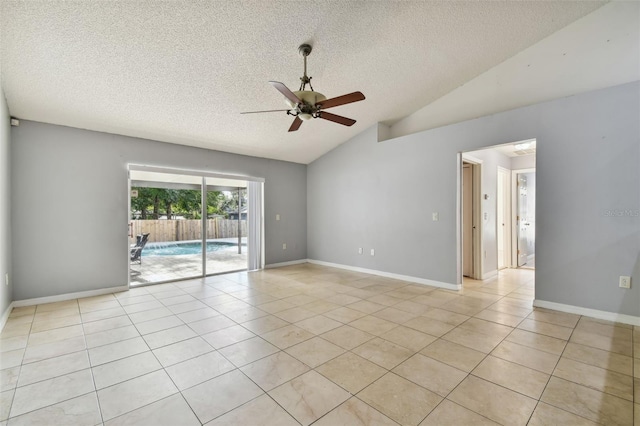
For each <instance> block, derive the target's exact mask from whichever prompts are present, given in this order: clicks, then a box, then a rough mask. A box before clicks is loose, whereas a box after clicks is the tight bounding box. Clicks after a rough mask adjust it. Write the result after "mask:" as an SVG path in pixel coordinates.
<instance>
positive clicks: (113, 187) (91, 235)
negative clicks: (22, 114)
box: [11, 121, 307, 300]
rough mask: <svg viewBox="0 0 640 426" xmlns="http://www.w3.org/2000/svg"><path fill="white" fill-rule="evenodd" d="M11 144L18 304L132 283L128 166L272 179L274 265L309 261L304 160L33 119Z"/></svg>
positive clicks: (270, 256)
mask: <svg viewBox="0 0 640 426" xmlns="http://www.w3.org/2000/svg"><path fill="white" fill-rule="evenodd" d="M11 142H12V150H11V159H12V196H13V203H12V210H11V213H12V227H13V232H14V236H15V237H14V240H13V275H14V284H15V286H14V299H15V300H22V299H28V298H35V297H42V296H50V295H57V294H64V293H71V292H78V291H86V290H94V289H102V288H106V287H114V286H122V285H126V284H127V262H128V258H127V248H128V239H127V216H128V212H127V164H128V163H135V164H145V165H153V166H165V167H175V168H186V169H194V170H206V171H211V172H220V173H227V174H233V175H248V176H256V177H263V178H265V185H264V188H265V190H264V191H265V194H264V200H265V241H266V247H265V258H266V263H267V264H272V263H279V262H286V261H292V260H298V259H305V258H306V257H307V252H306V247H307V239H306V214H307V212H306V166H305V165H302V164H295V163H287V162H282V161H275V160H267V159H263V158H256V157H247V156H241V155H234V154H228V153H222V152H217V151H209V150H203V149H198V148H191V147H185V146H179V145H172V144H167V143H162V142H155V141H149V140H143V139H136V138H129V137H124V136H118V135H111V134H106V133H98V132H93V131H86V130H80V129H74V128H70V127H62V126H54V125H49V124H43V123H36V122H26V121H23V122H22V123H21V125H20V127H13V128H12V134H11ZM276 213H280V214H281V218H282V219H281V220H280V221H279V222H276V221H275V215H276ZM282 243H287V250H286V251H284V250H282Z"/></svg>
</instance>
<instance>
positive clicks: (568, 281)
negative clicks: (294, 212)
mask: <svg viewBox="0 0 640 426" xmlns="http://www.w3.org/2000/svg"><path fill="white" fill-rule="evenodd" d="M639 93H640V83H639V82H634V83H629V84H625V85H621V86H616V87H612V88H608V89H604V90H599V91H594V92H589V93H585V94H581V95H577V96H572V97H568V98H563V99H558V100H555V101H551V102H545V103H541V104H537V105H533V106H529V107H525V108H519V109H516V110H512V111H507V112H504V113H500V114H496V115H492V116H487V117H482V118H479V119H475V120H469V121H465V122H462V123H458V124H454V125H451V126H446V127H441V128H437V129H433V130H429V131H424V132H420V133H417V134H414V135H409V136H405V137H402V138H398V139H393V140H389V141H385V142H382V143H378V142H377V127H375V128H372V129H370V130H369V131H366V132H363V133H362V134H360V135H358V136H356V137H355V138H353V139H352V140H350V141H349V142H347V143H345V144H343V145H341V146H339V147H337V148H336V149H334V150H333V151H331V152H329V153H327V154H326V155H324V156H323V157H321V158H320V159H318V160H316V161H315V162H313V163H311V164H310V165H309V166H308V173H307V196H308V219H307V230H308V231H307V234H308V241H309V246H308V247H309V249H308V255H309V258H311V259H316V260H321V261H326V262H334V263H339V264H343V265H348V266H359V267H365V268H370V269H375V270H380V271H385V272H391V273H397V274H403V275H409V276H413V277H418V278H424V279H431V280H437V281H443V282H447V283H455V282H456V280H457V248H456V216H457V208H456V204H457V203H456V201H457V200H456V189H457V186H458V173H457V168H456V165H457V162H456V155H457V153H459V152H463V151H471V150H475V149H479V148H481V147H488V146H493V145H498V144H503V143H509V142H513V141H519V140H525V139H531V138H536V139H537V158H536V162H537V182H536V186H537V200H536V202H537V206H536V209H537V211H536V222H537V234H536V245H537V247H536V248H537V250H536V299H538V300H544V301H551V302H556V303H564V304H569V305H575V306H581V307H585V308H591V309H599V310H603V311H608V312H618V313H622V314H628V315H636V316H637V315H640V216H639V215H637V214H635V213H634V212H638V209H640V185H639V182H640V168H639V167H638V164H640V121H639V120H638V117H639V116H640V96H639ZM626 211H631V212H630V213H628V214H627V213H625V212H626ZM431 212H439V216H440V220H439V221H438V222H433V221H431ZM618 212H622V213H618ZM618 214H621V216H619V215H618ZM363 246H364V247H374V248H375V249H376V256H375V257H371V256H368V255H366V254H365V255H362V256H360V255H358V254H357V247H363ZM365 253H367V252H365ZM619 275H632V288H631V289H630V290H623V289H619V288H618V276H619Z"/></svg>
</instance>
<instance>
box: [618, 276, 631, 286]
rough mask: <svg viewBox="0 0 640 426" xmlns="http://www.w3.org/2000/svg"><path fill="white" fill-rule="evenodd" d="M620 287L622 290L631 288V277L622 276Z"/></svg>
mask: <svg viewBox="0 0 640 426" xmlns="http://www.w3.org/2000/svg"><path fill="white" fill-rule="evenodd" d="M618 285H619V286H620V287H621V288H631V277H625V276H624V275H620V283H619V284H618Z"/></svg>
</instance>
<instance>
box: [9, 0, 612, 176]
mask: <svg viewBox="0 0 640 426" xmlns="http://www.w3.org/2000/svg"><path fill="white" fill-rule="evenodd" d="M603 4H605V3H604V2H595V1H594V2H591V1H565V0H562V1H457V2H449V1H402V2H396V1H380V2H364V1H322V0H320V1H314V2H305V1H298V2H290V1H215V2H178V1H172V2H159V1H136V2H130V1H126V2H125V1H109V2H62V1H30V2H24V1H8V0H3V1H2V3H1V6H0V7H1V9H0V12H1V17H0V24H1V26H2V28H1V36H2V50H1V54H0V63H1V66H2V68H1V71H2V86H3V89H4V91H5V95H6V97H7V103H8V105H9V110H10V113H11V114H12V115H13V116H15V117H18V118H22V119H27V120H35V121H41V122H46V123H53V124H60V125H65V126H72V127H78V128H84V129H91V130H96V131H102V132H108V133H116V134H122V135H128V136H136V137H142V138H148V139H154V140H160V141H165V142H171V143H177V144H183V145H191V146H197V147H203V148H209V149H215V150H222V151H227V152H234V153H240V154H248V155H254V156H259V157H267V158H274V159H281V160H287V161H295V162H299V163H309V162H311V161H313V160H314V159H316V158H318V157H319V156H321V155H322V154H324V153H326V152H328V151H329V150H331V149H333V148H334V147H336V146H337V145H339V144H341V143H343V142H345V141H347V140H348V139H350V138H352V137H353V136H355V135H356V134H358V133H360V132H361V131H363V130H364V129H366V128H368V127H370V126H371V125H373V124H375V123H377V122H383V123H386V124H393V123H396V122H397V121H399V120H401V119H403V118H404V117H407V116H409V115H410V114H412V113H414V112H415V111H417V110H420V109H421V108H424V107H425V106H428V105H430V104H432V103H433V102H434V101H436V100H438V99H439V98H441V97H443V96H444V95H446V94H447V93H450V92H452V91H454V90H455V89H457V88H459V87H460V86H462V85H464V84H465V83H467V82H469V81H470V80H472V79H474V78H475V77H477V76H479V75H480V74H482V73H484V72H486V71H487V70H490V69H492V68H494V67H495V66H497V65H498V64H501V63H503V62H504V61H505V60H507V59H509V58H511V57H513V56H514V55H516V54H518V52H521V51H523V50H524V49H526V48H528V47H530V46H532V45H534V44H536V43H538V42H539V41H541V40H542V39H544V38H546V37H548V36H550V35H551V34H553V33H555V32H557V31H558V30H560V29H562V28H563V27H565V26H567V25H569V24H570V23H572V22H574V21H576V20H579V19H580V18H582V17H584V16H585V15H588V14H589V13H591V12H593V11H594V10H596V9H598V8H600V7H601V6H602V5H603ZM305 42H306V43H310V44H312V45H313V52H312V53H311V55H310V56H309V58H308V71H309V75H311V76H312V77H313V80H312V83H313V87H314V88H315V90H317V91H319V92H321V93H323V94H324V95H326V96H327V97H329V98H330V97H334V96H338V95H342V94H345V93H349V92H353V91H356V90H359V91H362V92H363V93H364V94H365V95H366V100H364V101H362V102H358V103H354V104H350V105H345V106H341V107H337V108H335V109H332V110H331V112H334V113H336V114H340V115H344V116H347V117H350V118H353V119H355V120H357V123H356V124H355V125H354V126H352V127H344V126H341V125H338V124H335V123H331V122H328V121H324V120H313V121H311V122H305V123H304V124H303V125H302V127H301V128H300V130H298V131H297V132H291V133H288V132H287V129H288V128H289V125H290V124H291V121H292V117H291V116H287V115H286V113H284V112H282V113H267V114H252V115H241V114H240V112H242V111H252V110H268V109H281V108H284V107H285V104H284V100H283V97H282V95H280V93H278V92H277V91H276V90H274V89H273V87H271V86H270V85H269V84H268V83H267V82H268V81H269V80H277V81H281V82H283V83H285V84H286V85H287V86H289V88H291V89H292V90H297V88H298V86H299V84H300V81H299V77H300V76H301V75H302V57H301V56H300V55H299V54H298V51H297V48H298V45H299V44H301V43H305ZM525 103H526V102H525Z"/></svg>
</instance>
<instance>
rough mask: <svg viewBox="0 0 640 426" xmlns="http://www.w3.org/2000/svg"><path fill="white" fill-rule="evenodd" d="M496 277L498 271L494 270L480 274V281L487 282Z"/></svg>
mask: <svg viewBox="0 0 640 426" xmlns="http://www.w3.org/2000/svg"><path fill="white" fill-rule="evenodd" d="M497 276H498V270H497V269H494V270H493V271H491V272H487V273H486V274H482V279H483V280H488V279H489V278H493V277H497Z"/></svg>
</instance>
